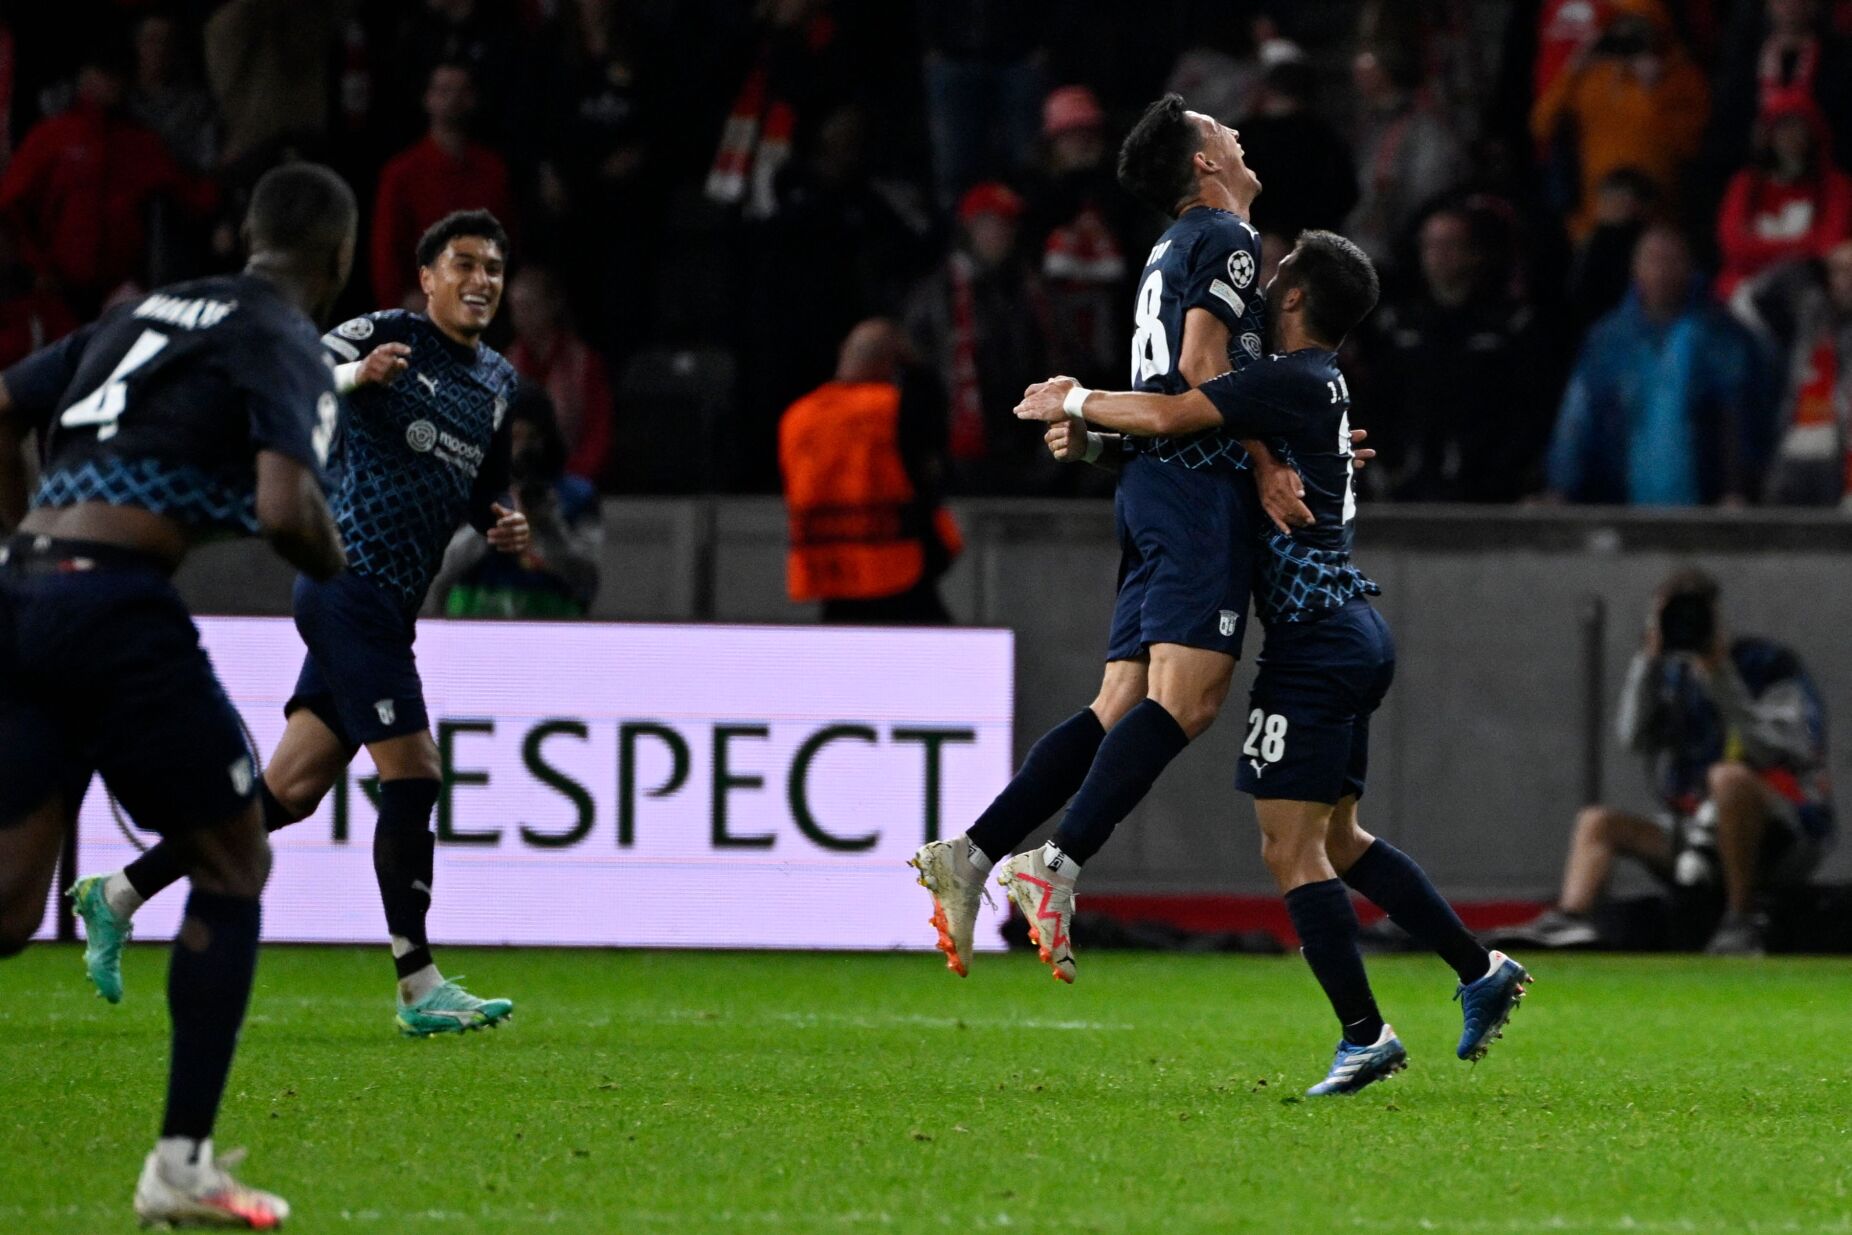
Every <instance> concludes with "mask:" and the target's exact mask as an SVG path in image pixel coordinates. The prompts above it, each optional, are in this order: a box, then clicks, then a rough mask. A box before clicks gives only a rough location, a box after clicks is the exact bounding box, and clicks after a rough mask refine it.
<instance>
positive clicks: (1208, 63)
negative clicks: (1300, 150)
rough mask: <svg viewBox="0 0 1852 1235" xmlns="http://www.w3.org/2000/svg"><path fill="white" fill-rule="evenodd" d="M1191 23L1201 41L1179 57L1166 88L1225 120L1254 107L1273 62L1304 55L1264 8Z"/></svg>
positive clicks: (1228, 121)
mask: <svg viewBox="0 0 1852 1235" xmlns="http://www.w3.org/2000/svg"><path fill="white" fill-rule="evenodd" d="M1217 7H1218V8H1225V7H1226V6H1217ZM1191 29H1192V30H1194V31H1197V32H1198V33H1199V41H1198V42H1197V43H1196V45H1195V46H1193V47H1190V48H1187V49H1185V51H1184V52H1183V54H1182V55H1180V56H1178V57H1177V63H1176V64H1175V65H1173V66H1171V70H1170V78H1169V80H1167V81H1166V82H1165V83H1164V89H1165V91H1166V92H1167V93H1171V94H1180V95H1182V96H1183V98H1184V101H1185V102H1186V103H1188V104H1189V105H1190V110H1192V111H1199V112H1201V113H1203V115H1205V116H1214V117H1215V118H1216V119H1217V120H1220V121H1221V122H1222V123H1223V124H1228V125H1232V124H1234V123H1235V122H1237V121H1238V120H1240V119H1241V118H1242V117H1243V116H1247V115H1251V114H1252V113H1253V110H1254V104H1255V94H1256V92H1257V91H1258V90H1259V89H1260V84H1261V78H1262V75H1263V74H1264V73H1265V72H1266V71H1267V69H1268V67H1269V66H1272V65H1278V64H1283V63H1286V62H1288V61H1295V60H1303V59H1304V58H1305V53H1304V52H1303V51H1302V50H1300V48H1299V46H1298V45H1297V44H1295V43H1293V42H1291V41H1290V40H1288V39H1287V38H1285V37H1284V36H1282V35H1281V33H1280V28H1279V26H1278V25H1277V24H1276V23H1275V22H1274V20H1273V18H1271V17H1269V16H1267V15H1266V14H1260V15H1257V16H1245V15H1243V16H1239V17H1236V18H1234V19H1232V20H1231V19H1229V18H1227V17H1222V16H1219V15H1218V17H1217V18H1212V19H1210V20H1207V21H1202V22H1192V23H1191Z"/></svg>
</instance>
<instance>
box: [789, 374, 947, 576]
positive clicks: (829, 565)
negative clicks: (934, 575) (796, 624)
mask: <svg viewBox="0 0 1852 1235" xmlns="http://www.w3.org/2000/svg"><path fill="white" fill-rule="evenodd" d="M778 464H779V467H780V468H781V469H782V470H783V472H784V478H785V508H786V510H787V511H788V512H789V516H790V536H791V549H790V554H789V556H788V557H787V558H786V560H785V561H786V570H785V573H786V581H787V583H788V584H789V586H790V591H791V599H792V600H797V601H809V600H875V599H878V598H880V597H884V596H897V595H899V594H900V593H902V592H904V591H906V590H907V589H908V588H911V587H912V586H914V585H915V584H917V583H918V582H919V581H920V577H921V576H922V575H923V574H924V573H925V569H926V549H925V541H924V538H925V537H926V536H928V535H940V536H944V535H945V533H946V532H947V531H948V530H949V531H950V532H951V537H950V538H949V539H947V541H946V547H947V548H948V549H950V550H951V551H952V552H954V553H956V552H957V550H958V547H959V546H958V543H957V539H956V537H957V531H956V526H955V525H952V524H951V523H950V519H949V516H947V514H946V512H944V511H936V512H933V513H932V514H931V515H930V516H929V515H928V514H927V513H926V512H924V511H922V510H920V509H919V507H918V506H917V504H916V503H915V500H914V499H915V496H916V495H915V493H914V492H913V482H912V481H910V480H908V479H907V469H906V467H905V466H904V465H903V464H902V462H901V457H900V388H899V387H898V386H895V385H893V384H891V383H888V382H828V383H826V384H824V385H823V386H820V387H818V388H817V389H816V390H813V391H812V392H810V393H809V394H807V395H805V396H804V397H803V398H801V399H799V400H798V401H797V402H796V403H793V404H792V405H791V406H790V408H788V409H787V410H786V411H785V414H784V419H783V420H782V421H781V422H780V423H779V426H778Z"/></svg>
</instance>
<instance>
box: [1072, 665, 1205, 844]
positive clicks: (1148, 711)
mask: <svg viewBox="0 0 1852 1235" xmlns="http://www.w3.org/2000/svg"><path fill="white" fill-rule="evenodd" d="M1189 744H1190V738H1189V735H1188V734H1186V733H1184V732H1183V726H1182V725H1179V724H1178V723H1177V718H1176V717H1174V716H1172V715H1171V714H1170V713H1169V712H1166V711H1165V710H1164V705H1163V704H1161V703H1158V702H1157V701H1155V700H1152V699H1146V700H1145V701H1144V702H1142V703H1140V704H1139V705H1138V706H1137V707H1135V708H1133V709H1132V710H1131V711H1129V712H1127V713H1126V714H1125V719H1124V720H1122V721H1120V722H1119V723H1118V724H1116V725H1114V726H1113V727H1112V732H1111V733H1109V734H1107V735H1106V740H1105V741H1103V742H1101V743H1100V750H1099V753H1098V754H1097V755H1095V756H1094V757H1093V766H1092V767H1091V768H1089V769H1087V778H1086V779H1085V780H1083V781H1082V782H1081V783H1080V792H1079V793H1077V794H1075V795H1074V804H1073V805H1072V806H1070V807H1068V808H1067V817H1066V818H1064V819H1062V820H1061V826H1060V827H1058V828H1056V829H1055V844H1056V846H1058V847H1059V848H1060V850H1061V852H1062V853H1065V854H1067V856H1068V857H1070V858H1072V859H1074V861H1076V862H1079V863H1082V864H1084V863H1085V862H1086V861H1087V860H1088V859H1089V858H1091V857H1092V856H1093V855H1094V854H1096V853H1098V852H1099V851H1100V847H1101V846H1102V845H1104V844H1105V843H1106V842H1107V840H1108V839H1109V838H1110V837H1111V836H1112V830H1113V829H1114V828H1116V827H1118V826H1119V821H1120V820H1121V819H1123V818H1125V817H1126V816H1127V815H1129V814H1130V813H1131V812H1132V808H1133V807H1134V806H1137V805H1138V803H1139V802H1140V801H1142V800H1143V799H1144V796H1145V795H1146V794H1147V793H1149V792H1151V786H1152V785H1153V784H1154V783H1155V782H1156V781H1157V778H1158V777H1159V776H1161V775H1162V774H1163V772H1164V769H1165V768H1166V767H1169V766H1170V761H1171V760H1172V759H1175V758H1176V757H1177V755H1178V754H1179V753H1180V752H1181V751H1182V750H1183V748H1184V747H1186V746H1188V745H1189Z"/></svg>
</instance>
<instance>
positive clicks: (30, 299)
mask: <svg viewBox="0 0 1852 1235" xmlns="http://www.w3.org/2000/svg"><path fill="white" fill-rule="evenodd" d="M75 329H77V319H76V318H75V317H73V316H71V311H70V309H68V308H66V307H65V304H64V301H62V300H60V299H58V297H56V296H55V295H53V294H52V293H51V292H50V291H48V290H47V289H46V288H45V286H44V284H43V283H42V282H41V281H40V280H39V279H38V277H37V276H36V275H35V274H34V273H33V270H32V268H31V267H30V266H28V265H26V264H25V263H24V262H22V261H21V260H20V259H19V253H18V251H17V250H16V249H15V248H14V246H13V241H12V238H11V237H10V236H9V235H8V234H7V229H6V228H3V227H0V369H4V368H7V367H9V366H11V365H12V364H14V363H15V362H17V361H20V360H24V359H25V358H26V357H27V356H30V355H31V354H32V353H33V352H36V351H38V350H39V349H40V348H42V347H44V346H45V345H47V344H49V343H55V342H57V341H58V340H59V339H62V338H63V337H64V336H65V335H67V334H69V333H71V331H73V330H75Z"/></svg>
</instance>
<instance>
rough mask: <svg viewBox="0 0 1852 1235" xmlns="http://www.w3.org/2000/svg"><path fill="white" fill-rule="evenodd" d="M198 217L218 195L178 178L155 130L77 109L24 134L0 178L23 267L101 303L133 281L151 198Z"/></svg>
mask: <svg viewBox="0 0 1852 1235" xmlns="http://www.w3.org/2000/svg"><path fill="white" fill-rule="evenodd" d="M162 195H166V196H169V197H172V198H173V199H174V200H175V201H176V202H178V203H179V204H180V206H181V207H182V208H183V209H184V210H186V211H187V212H188V213H191V214H195V215H203V214H205V213H207V212H208V211H210V210H211V209H212V208H213V207H214V206H215V205H216V204H217V203H218V188H217V186H215V185H214V184H213V183H212V182H211V181H209V180H203V179H196V178H194V177H192V176H189V175H188V174H187V173H186V172H185V171H183V170H182V169H181V167H180V165H179V164H178V163H176V162H175V161H174V158H173V156H172V155H170V154H169V153H168V152H167V147H166V146H165V145H163V144H162V142H161V139H160V137H158V136H157V135H156V134H155V133H154V131H153V130H151V129H145V128H143V127H142V126H141V125H139V124H136V123H134V122H133V121H129V120H125V119H122V118H121V117H119V116H113V115H109V114H107V113H105V112H102V111H99V110H98V109H96V108H94V107H89V106H85V105H82V104H80V105H78V106H76V107H73V108H72V109H71V110H70V111H67V112H63V113H60V114H59V115H56V116H52V117H50V118H49V119H47V120H44V121H42V122H41V123H40V124H38V125H37V126H36V127H35V128H33V130H32V131H31V132H30V133H28V134H26V140H25V141H23V142H21V143H20V147H19V152H18V153H17V154H15V155H14V156H13V160H12V162H11V163H8V164H7V168H6V174H5V175H4V176H0V212H3V213H4V214H5V215H6V217H7V220H8V221H9V222H10V223H11V224H12V225H13V228H14V232H15V234H16V235H17V236H18V237H19V239H20V243H21V247H22V249H23V251H24V255H25V257H26V260H27V261H28V262H29V263H30V264H31V265H32V266H33V268H34V269H36V270H38V271H39V272H40V273H41V274H45V275H49V276H51V277H52V278H54V279H56V280H57V281H58V282H59V283H61V284H63V285H64V286H65V287H68V288H70V289H71V290H73V291H75V292H79V293H87V294H89V295H92V296H102V295H104V294H106V293H108V292H110V291H111V290H113V289H115V288H116V287H118V286H120V285H121V284H122V283H124V282H126V281H128V280H130V279H135V278H138V277H139V276H140V275H141V273H142V268H143V261H144V259H145V256H146V254H147V249H148V233H147V228H146V226H145V225H144V223H143V219H144V218H145V217H146V214H147V208H148V204H149V202H150V201H152V200H153V199H154V198H156V197H159V196H162Z"/></svg>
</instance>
